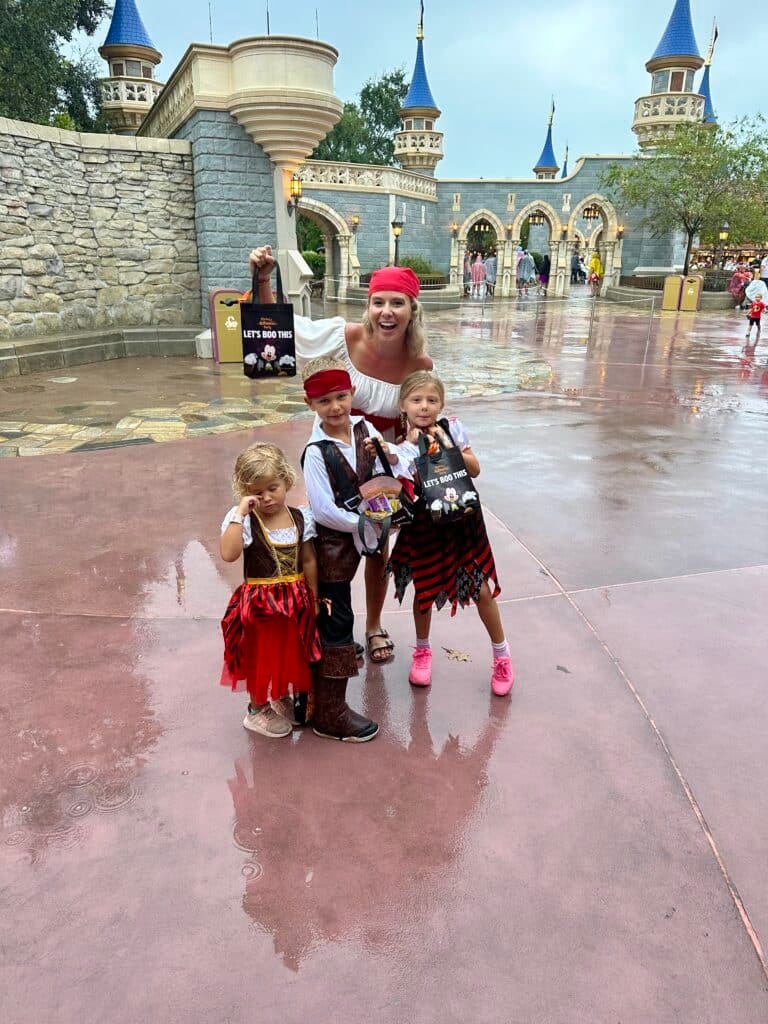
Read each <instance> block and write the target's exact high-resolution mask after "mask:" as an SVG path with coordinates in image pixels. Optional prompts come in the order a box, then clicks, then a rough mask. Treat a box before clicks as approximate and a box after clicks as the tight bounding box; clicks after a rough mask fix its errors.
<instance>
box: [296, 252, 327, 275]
mask: <svg viewBox="0 0 768 1024" xmlns="http://www.w3.org/2000/svg"><path fill="white" fill-rule="evenodd" d="M301 255H302V256H303V257H304V259H305V260H306V261H307V263H308V264H309V269H310V270H311V271H312V274H313V275H314V277H315V278H320V277H324V276H325V256H323V255H322V253H319V252H312V251H311V249H308V250H307V251H306V252H303V253H302V254H301Z"/></svg>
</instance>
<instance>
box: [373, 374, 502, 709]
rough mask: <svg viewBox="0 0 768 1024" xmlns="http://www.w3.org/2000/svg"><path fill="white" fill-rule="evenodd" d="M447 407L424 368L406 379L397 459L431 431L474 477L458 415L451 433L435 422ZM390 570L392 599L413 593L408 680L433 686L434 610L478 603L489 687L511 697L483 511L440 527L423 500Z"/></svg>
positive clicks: (414, 451) (450, 423) (407, 457)
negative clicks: (489, 656) (486, 640)
mask: <svg viewBox="0 0 768 1024" xmlns="http://www.w3.org/2000/svg"><path fill="white" fill-rule="evenodd" d="M444 404H445V388H444V387H443V383H442V381H441V380H440V379H439V378H438V377H437V376H436V375H435V374H434V373H432V372H430V371H427V370H419V371H417V372H416V373H412V374H410V376H408V377H406V379H405V380H404V381H403V384H402V387H401V388H400V410H401V412H402V413H403V414H404V416H405V419H406V435H405V439H404V441H403V443H402V444H401V445H399V446H398V451H399V454H400V457H401V459H402V460H403V461H404V462H406V463H410V464H411V466H412V465H413V462H414V460H415V459H416V458H417V456H418V454H419V447H418V444H419V435H420V434H429V435H431V436H432V437H439V438H440V439H441V440H442V441H443V444H444V445H445V446H446V447H451V446H453V445H455V446H457V447H458V448H460V449H461V452H462V455H463V457H464V463H465V465H466V467H467V472H468V473H469V475H470V476H471V477H476V476H478V475H479V473H480V463H479V461H478V458H477V456H476V455H475V453H474V452H473V451H472V448H471V447H470V443H469V437H468V435H467V432H466V430H465V429H464V427H463V425H462V424H461V422H460V421H459V420H458V419H456V418H455V417H452V418H451V419H449V420H447V421H446V420H443V423H444V424H446V425H447V430H445V429H444V428H443V427H442V426H440V424H439V423H438V419H439V417H440V413H441V412H442V409H443V405H444ZM389 569H390V571H391V572H392V573H393V575H394V577H395V595H396V597H397V599H398V600H399V601H400V602H401V603H402V600H403V595H404V594H405V589H406V587H407V586H408V584H409V583H410V582H411V580H413V585H414V589H415V591H416V593H415V596H414V601H413V618H414V623H415V626H416V649H415V651H414V653H413V660H412V662H411V670H410V673H409V675H408V681H409V682H410V683H411V684H412V685H413V686H429V685H430V683H431V682H432V647H431V644H430V640H429V630H430V625H431V621H432V606H433V605H434V606H435V607H436V608H437V609H438V610H440V608H442V607H443V606H444V605H445V604H447V603H449V602H450V605H451V615H455V614H456V608H457V606H458V605H461V606H462V607H466V605H468V604H469V603H470V602H474V603H475V605H476V606H477V610H478V613H479V615H480V619H481V621H482V623H483V625H484V626H485V628H486V631H487V632H488V636H489V637H490V640H491V646H492V648H493V671H492V675H491V689H492V690H493V692H494V693H495V694H497V695H498V696H500V697H503V696H505V695H506V694H508V693H509V692H510V690H511V689H512V684H513V683H514V672H513V669H512V659H511V658H510V654H509V644H508V643H507V641H506V637H505V636H504V627H503V625H502V622H501V616H500V614H499V609H498V606H497V605H496V601H495V598H496V597H498V595H499V594H500V593H501V588H500V587H499V581H498V579H497V578H496V565H495V563H494V560H493V552H492V551H491V545H490V543H489V541H488V534H487V533H486V530H485V523H484V521H483V514H482V512H481V511H480V510H478V511H477V512H476V513H475V514H474V515H469V516H464V517H463V518H462V519H459V520H456V521H454V522H449V523H435V522H434V521H433V520H432V517H431V515H430V512H429V510H428V508H427V506H426V503H425V502H424V501H423V500H420V501H419V503H418V505H417V511H416V515H415V516H414V519H413V522H412V523H411V524H409V525H407V526H404V527H402V528H401V530H400V532H399V534H398V538H397V543H396V544H395V547H394V550H393V552H392V557H391V559H390V563H389Z"/></svg>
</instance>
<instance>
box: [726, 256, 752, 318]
mask: <svg viewBox="0 0 768 1024" xmlns="http://www.w3.org/2000/svg"><path fill="white" fill-rule="evenodd" d="M751 280H752V274H750V272H749V271H748V270H747V268H746V267H745V266H744V264H743V263H740V264H739V266H737V267H736V270H735V271H734V272H733V277H732V278H731V280H730V281H729V283H728V291H729V292H730V293H731V295H732V296H733V300H734V302H735V303H736V309H741V308H742V306H743V305H744V303H745V302H746V301H747V296H746V294H745V292H744V289H745V288H746V286H747V285H748V284H749V282H750V281H751Z"/></svg>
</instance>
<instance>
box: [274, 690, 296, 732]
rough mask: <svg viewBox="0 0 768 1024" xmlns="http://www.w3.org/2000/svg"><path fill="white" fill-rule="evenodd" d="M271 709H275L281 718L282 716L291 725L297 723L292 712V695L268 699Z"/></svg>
mask: <svg viewBox="0 0 768 1024" xmlns="http://www.w3.org/2000/svg"><path fill="white" fill-rule="evenodd" d="M270 704H271V705H272V710H273V711H275V712H276V713H277V714H278V715H280V717H281V718H284V719H285V720H286V722H290V724H291V725H299V722H298V720H297V719H296V715H295V713H294V706H293V697H290V696H288V697H281V698H280V700H273V701H270Z"/></svg>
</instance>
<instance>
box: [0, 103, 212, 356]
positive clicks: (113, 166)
mask: <svg viewBox="0 0 768 1024" xmlns="http://www.w3.org/2000/svg"><path fill="white" fill-rule="evenodd" d="M200 315H201V310H200V279H199V274H198V265H197V244H196V241H195V218H194V198H193V183H192V157H191V151H190V145H189V143H187V142H175V141H171V140H167V139H136V138H130V137H123V136H116V135H86V134H81V133H79V132H66V131H61V130H59V129H57V128H48V127H44V126H41V125H33V124H26V123H22V122H18V121H9V120H6V119H3V118H0V338H29V337H36V336H39V335H49V334H60V333H70V332H77V331H94V330H99V329H102V328H110V327H114V326H140V325H145V324H151V325H179V326H180V325H185V324H199V323H200Z"/></svg>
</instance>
